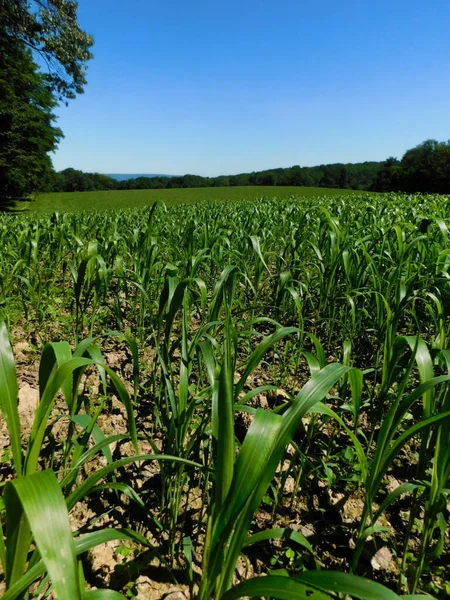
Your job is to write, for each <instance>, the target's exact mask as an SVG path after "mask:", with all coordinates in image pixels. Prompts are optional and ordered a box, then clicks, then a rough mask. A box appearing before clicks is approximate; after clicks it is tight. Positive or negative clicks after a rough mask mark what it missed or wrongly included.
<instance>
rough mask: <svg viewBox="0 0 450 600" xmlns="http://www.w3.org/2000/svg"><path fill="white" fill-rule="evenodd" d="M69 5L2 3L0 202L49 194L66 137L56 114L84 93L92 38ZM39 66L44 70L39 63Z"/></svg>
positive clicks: (62, 1) (35, 0)
mask: <svg viewBox="0 0 450 600" xmlns="http://www.w3.org/2000/svg"><path fill="white" fill-rule="evenodd" d="M77 9H78V4H77V3H76V2H72V1H70V0H31V1H30V0H0V197H1V198H3V199H4V198H16V197H20V196H24V195H27V194H29V193H31V192H33V191H35V190H37V189H45V187H47V186H46V180H47V179H48V178H49V177H50V176H51V174H52V171H53V170H52V164H51V160H50V157H49V155H48V153H49V152H51V151H53V150H55V148H56V147H57V144H58V142H59V140H60V138H61V137H62V132H61V130H60V129H58V128H56V127H55V125H54V121H55V116H54V114H53V109H54V108H55V106H56V105H57V103H58V102H60V101H66V102H67V100H68V99H70V98H74V97H75V95H76V94H78V93H82V92H83V89H84V85H85V84H86V77H85V72H86V63H87V61H88V60H89V59H90V58H92V54H91V53H90V48H91V46H92V44H93V40H92V37H91V36H89V35H88V34H86V33H85V32H84V31H82V30H81V28H80V27H79V25H78V22H77ZM35 61H37V62H39V67H40V68H39V67H38V64H37V62H35Z"/></svg>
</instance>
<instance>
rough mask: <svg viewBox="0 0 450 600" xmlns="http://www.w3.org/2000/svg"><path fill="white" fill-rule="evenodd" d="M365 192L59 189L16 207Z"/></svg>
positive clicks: (102, 206)
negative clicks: (84, 190) (57, 191)
mask: <svg viewBox="0 0 450 600" xmlns="http://www.w3.org/2000/svg"><path fill="white" fill-rule="evenodd" d="M354 193H358V194H361V193H365V192H360V191H358V192H355V191H354V190H341V189H334V188H333V189H328V188H314V187H295V186H293V187H287V186H286V187H284V186H278V187H277V186H253V187H250V186H242V187H218V188H182V189H164V190H111V191H95V192H62V193H52V194H39V195H37V196H36V198H35V199H34V200H33V201H32V202H21V203H20V204H19V205H18V206H17V210H20V211H21V210H32V211H36V212H40V213H48V212H54V211H57V212H78V211H83V212H84V211H89V210H116V209H122V208H140V207H144V206H149V205H151V204H153V203H154V202H155V201H157V200H162V201H163V202H164V203H165V204H167V205H173V204H196V203H198V202H204V201H209V200H223V201H227V200H230V201H236V200H256V199H258V198H264V197H270V198H274V197H277V198H280V199H281V198H288V197H289V196H297V197H318V196H343V195H346V194H354Z"/></svg>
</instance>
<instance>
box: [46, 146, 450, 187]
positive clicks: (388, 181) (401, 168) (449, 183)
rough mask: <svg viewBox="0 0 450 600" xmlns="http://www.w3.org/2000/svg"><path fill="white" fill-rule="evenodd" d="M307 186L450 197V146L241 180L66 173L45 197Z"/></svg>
mask: <svg viewBox="0 0 450 600" xmlns="http://www.w3.org/2000/svg"><path fill="white" fill-rule="evenodd" d="M249 185H252V186H306V187H324V188H340V189H354V190H367V191H375V192H389V191H404V192H422V193H438V194H446V193H450V142H437V141H435V140H427V141H425V142H423V143H422V144H419V145H418V146H416V147H415V148H412V149H411V150H408V151H407V152H406V153H405V154H404V156H403V158H402V159H401V160H397V159H396V158H392V157H391V158H388V159H387V160H385V161H380V162H374V161H372V162H363V163H354V164H352V163H348V164H342V163H336V164H328V165H319V166H316V167H300V166H298V165H295V166H293V167H289V168H277V169H270V170H266V171H257V172H252V173H240V174H238V175H221V176H219V177H201V176H200V175H182V176H179V177H137V178H132V179H126V180H123V181H117V180H116V179H114V178H113V177H108V176H107V175H102V174H99V173H85V172H83V171H79V170H77V169H65V170H64V171H60V172H59V173H53V175H52V177H50V178H49V179H48V180H47V181H46V185H45V186H44V187H43V188H42V191H53V192H83V191H94V190H143V189H166V188H168V189H170V188H193V187H196V188H198V187H228V186H249Z"/></svg>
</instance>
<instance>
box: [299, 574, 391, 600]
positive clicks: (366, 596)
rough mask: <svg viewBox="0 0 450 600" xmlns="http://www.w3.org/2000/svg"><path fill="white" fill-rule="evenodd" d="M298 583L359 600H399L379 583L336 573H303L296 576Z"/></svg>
mask: <svg viewBox="0 0 450 600" xmlns="http://www.w3.org/2000/svg"><path fill="white" fill-rule="evenodd" d="M296 579H297V580H298V581H301V582H302V583H304V584H306V585H312V586H314V587H315V588H320V589H322V590H326V591H327V592H337V593H340V594H349V595H350V596H352V597H355V598H358V599H359V600H399V596H398V595H397V594H396V593H395V592H393V591H392V590H390V589H388V588H386V587H384V586H383V585H381V584H380V583H377V582H375V581H371V580H370V579H365V578H363V577H358V576H357V575H351V574H350V573H339V572H336V571H305V572H303V573H299V574H298V575H297V576H296Z"/></svg>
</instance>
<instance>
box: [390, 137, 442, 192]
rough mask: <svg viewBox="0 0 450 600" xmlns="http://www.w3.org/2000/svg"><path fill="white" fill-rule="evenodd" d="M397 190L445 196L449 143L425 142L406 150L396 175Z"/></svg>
mask: <svg viewBox="0 0 450 600" xmlns="http://www.w3.org/2000/svg"><path fill="white" fill-rule="evenodd" d="M397 178H398V183H397V187H398V189H401V190H404V191H406V192H427V193H437V194H447V193H448V192H449V191H450V141H448V142H437V141H436V140H427V141H425V142H423V143H422V144H419V145H418V146H416V147H415V148H412V149H411V150H408V151H407V152H406V154H405V155H404V156H403V158H402V161H401V163H400V171H399V173H398V174H397Z"/></svg>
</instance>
